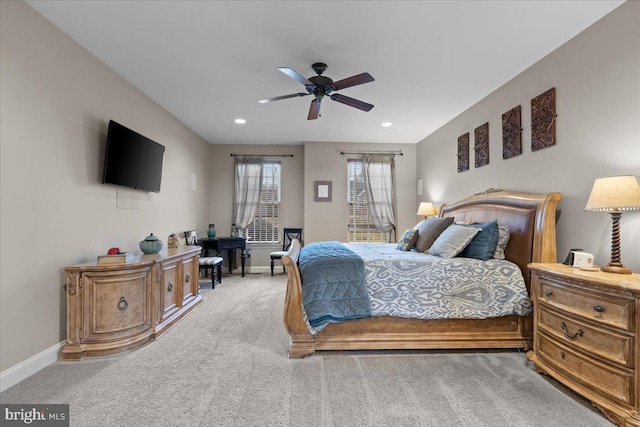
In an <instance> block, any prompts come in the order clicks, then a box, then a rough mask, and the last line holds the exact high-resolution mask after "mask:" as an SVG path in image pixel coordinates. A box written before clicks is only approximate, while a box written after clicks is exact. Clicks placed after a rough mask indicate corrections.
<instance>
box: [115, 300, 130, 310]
mask: <svg viewBox="0 0 640 427" xmlns="http://www.w3.org/2000/svg"><path fill="white" fill-rule="evenodd" d="M127 307H129V302H127V299H126V298H125V297H120V301H118V310H120V311H122V310H126V309H127Z"/></svg>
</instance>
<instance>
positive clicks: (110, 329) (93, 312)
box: [62, 246, 202, 360]
mask: <svg viewBox="0 0 640 427" xmlns="http://www.w3.org/2000/svg"><path fill="white" fill-rule="evenodd" d="M200 250H201V248H200V246H182V247H179V248H176V249H163V250H162V251H161V252H160V253H159V254H153V255H144V254H143V253H142V252H140V253H136V254H134V256H133V257H132V258H131V259H130V260H127V262H126V263H122V264H113V265H98V264H96V263H87V264H81V265H75V266H71V267H66V268H65V271H66V273H67V285H66V293H67V342H66V344H65V346H64V348H63V350H62V358H63V359H64V360H78V359H80V358H82V357H85V356H105V355H109V354H115V353H120V352H123V351H127V350H131V349H133V348H136V347H140V346H142V345H144V344H146V343H148V342H150V341H153V340H154V339H156V338H158V337H159V336H161V335H162V334H163V333H165V332H166V331H168V330H169V329H170V328H171V327H172V326H173V325H175V324H176V323H177V322H178V321H180V320H181V319H182V318H184V317H185V316H186V315H187V314H189V312H191V311H192V310H193V309H194V308H196V307H197V306H198V305H199V304H201V303H202V295H200V291H199V288H198V275H199V266H198V254H199V253H200Z"/></svg>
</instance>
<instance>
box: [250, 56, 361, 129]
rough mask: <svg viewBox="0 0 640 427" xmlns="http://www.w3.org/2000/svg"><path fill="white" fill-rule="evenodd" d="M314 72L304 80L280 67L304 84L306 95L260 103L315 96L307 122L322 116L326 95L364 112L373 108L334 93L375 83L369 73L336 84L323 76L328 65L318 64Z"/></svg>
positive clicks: (297, 94) (293, 72)
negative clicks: (321, 105)
mask: <svg viewBox="0 0 640 427" xmlns="http://www.w3.org/2000/svg"><path fill="white" fill-rule="evenodd" d="M311 68H313V71H315V72H316V74H317V76H313V77H309V78H308V79H306V78H304V77H303V76H302V75H300V74H298V73H297V72H295V71H294V70H292V69H291V68H289V67H279V68H278V70H280V71H282V72H283V73H284V74H286V75H287V76H289V77H291V78H292V79H294V80H297V81H298V82H300V83H302V84H303V85H304V87H305V89H306V90H307V92H306V93H304V92H298V93H292V94H290V95H282V96H276V97H273V98H265V99H261V100H259V101H258V102H259V103H261V104H266V103H267V102H272V101H279V100H281V99H288V98H296V97H299V96H307V95H313V96H314V97H315V99H314V100H313V101H311V106H310V107H309V115H308V116H307V120H315V119H317V118H318V117H319V116H320V104H321V102H322V98H324V96H325V95H328V96H329V98H331V100H333V101H336V102H339V103H341V104H344V105H348V106H349V107H354V108H357V109H359V110H362V111H370V110H371V109H372V108H373V105H372V104H369V103H366V102H363V101H360V100H358V99H355V98H350V97H348V96H345V95H342V94H338V93H333V92H336V91H338V90H341V89H346V88H348V87H351V86H357V85H361V84H364V83H369V82H372V81H374V78H373V77H372V76H371V74H369V73H362V74H357V75H355V76H351V77H347V78H346V79H342V80H338V81H337V82H334V81H333V80H331V79H330V78H329V77H325V76H323V75H322V74H323V73H324V72H325V71H326V69H327V64H325V63H323V62H316V63H315V64H313V65H312V66H311Z"/></svg>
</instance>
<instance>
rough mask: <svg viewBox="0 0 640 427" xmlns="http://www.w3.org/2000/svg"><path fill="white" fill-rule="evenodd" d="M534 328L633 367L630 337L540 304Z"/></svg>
mask: <svg viewBox="0 0 640 427" xmlns="http://www.w3.org/2000/svg"><path fill="white" fill-rule="evenodd" d="M538 327H539V328H541V329H543V330H544V331H545V332H546V333H547V334H549V335H551V336H553V337H554V338H555V339H556V340H558V341H559V342H562V343H564V344H566V345H567V346H570V347H575V348H578V349H581V350H583V351H586V352H589V353H591V354H593V355H596V356H598V357H602V358H605V359H607V360H610V361H612V362H615V363H619V364H621V365H624V366H626V367H628V368H633V367H634V362H635V360H634V358H633V355H634V349H633V342H634V340H633V337H631V336H628V335H624V334H620V333H616V332H613V331H610V330H607V329H602V328H598V327H596V326H592V325H589V324H585V322H582V321H577V320H572V319H571V318H569V317H566V316H563V315H562V314H561V313H557V312H555V311H553V310H549V309H547V308H546V307H544V306H543V307H540V310H539V318H538Z"/></svg>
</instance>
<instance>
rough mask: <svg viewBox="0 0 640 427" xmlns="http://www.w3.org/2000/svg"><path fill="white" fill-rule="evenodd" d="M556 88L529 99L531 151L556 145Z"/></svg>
mask: <svg viewBox="0 0 640 427" xmlns="http://www.w3.org/2000/svg"><path fill="white" fill-rule="evenodd" d="M557 118H558V115H557V114H556V88H555V87H552V88H551V89H549V90H548V91H546V92H545V93H543V94H540V95H538V96H536V97H535V98H533V99H532V100H531V151H538V150H542V149H544V148H547V147H551V146H553V145H556V119H557Z"/></svg>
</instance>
